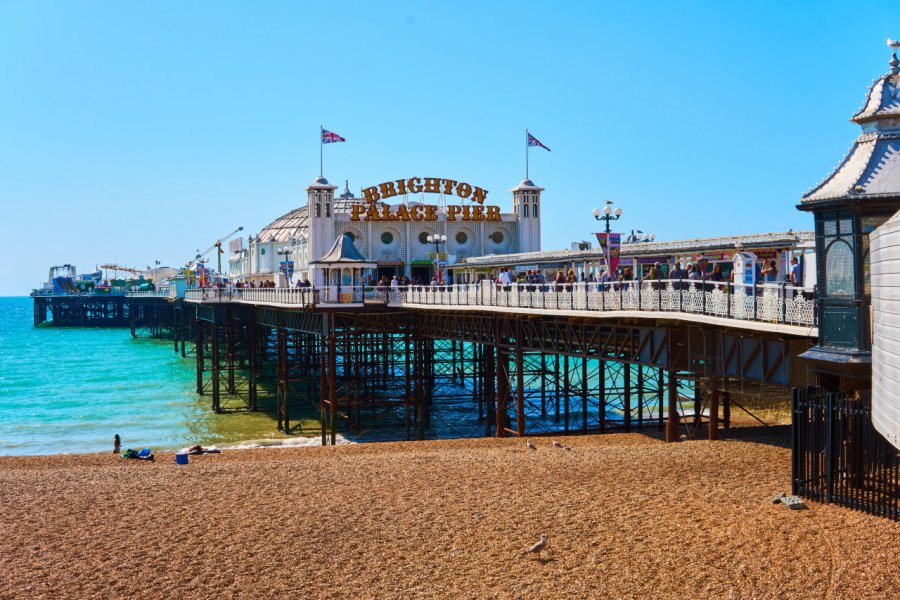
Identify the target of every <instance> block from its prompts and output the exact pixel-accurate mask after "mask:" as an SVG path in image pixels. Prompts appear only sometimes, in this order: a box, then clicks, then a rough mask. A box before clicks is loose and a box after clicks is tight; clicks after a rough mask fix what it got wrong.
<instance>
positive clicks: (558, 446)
mask: <svg viewBox="0 0 900 600" xmlns="http://www.w3.org/2000/svg"><path fill="white" fill-rule="evenodd" d="M553 446H554V447H555V448H562V447H563V445H562V444H560V443H559V442H557V441H554V442H553Z"/></svg>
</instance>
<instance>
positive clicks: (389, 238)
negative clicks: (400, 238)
mask: <svg viewBox="0 0 900 600" xmlns="http://www.w3.org/2000/svg"><path fill="white" fill-rule="evenodd" d="M393 241H394V234H393V233H391V232H390V231H385V232H384V233H382V234H381V243H382V244H384V245H385V246H390V245H391V243H392V242H393Z"/></svg>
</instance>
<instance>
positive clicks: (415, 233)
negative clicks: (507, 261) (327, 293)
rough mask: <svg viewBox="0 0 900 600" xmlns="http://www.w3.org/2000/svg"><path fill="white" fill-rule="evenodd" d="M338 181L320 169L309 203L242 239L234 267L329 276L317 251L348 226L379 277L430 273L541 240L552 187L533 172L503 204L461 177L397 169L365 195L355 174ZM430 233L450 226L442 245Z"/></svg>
mask: <svg viewBox="0 0 900 600" xmlns="http://www.w3.org/2000/svg"><path fill="white" fill-rule="evenodd" d="M336 190H337V186H334V185H332V184H331V183H329V182H328V180H327V179H325V178H324V177H317V178H316V179H315V180H314V181H313V182H312V183H311V184H310V185H309V186H308V187H307V189H306V193H307V202H306V205H305V206H300V207H299V208H296V209H294V210H292V211H290V212H288V213H287V214H284V215H282V216H281V217H278V218H277V219H275V220H274V221H272V222H271V223H270V224H269V225H267V226H265V227H263V228H262V229H261V230H260V231H259V233H257V234H255V235H250V236H249V238H248V243H247V244H246V247H243V244H241V245H239V246H236V247H235V249H234V251H233V252H232V253H231V255H230V257H229V271H228V275H229V276H230V277H232V278H234V279H238V280H244V281H257V282H258V281H264V280H265V281H273V282H276V283H278V284H279V285H282V286H285V285H293V284H295V283H296V282H297V281H303V280H305V279H309V281H310V282H311V283H312V284H314V285H324V284H325V281H326V279H325V277H326V273H327V272H328V270H327V269H325V268H322V267H321V266H319V267H317V264H316V261H318V260H320V259H322V258H323V257H324V256H325V255H326V254H327V253H328V252H330V250H331V249H332V246H333V245H334V243H335V241H336V240H338V239H339V238H340V237H342V236H344V235H347V236H349V237H350V240H351V241H352V242H353V244H354V246H355V247H356V249H357V251H358V252H359V254H360V256H361V257H362V258H363V259H364V260H365V261H368V262H372V263H375V265H376V266H375V269H374V270H373V271H374V273H373V274H374V275H376V279H377V278H378V277H381V276H387V277H388V278H390V277H392V276H394V275H397V276H402V275H406V276H407V277H410V278H413V277H418V279H419V280H420V281H422V282H428V281H430V280H431V278H432V277H433V276H434V274H435V269H436V267H437V268H441V269H444V268H446V267H448V266H451V265H454V264H456V263H458V262H462V261H465V260H466V259H468V258H470V257H473V256H482V255H486V254H508V253H510V252H535V251H539V250H540V249H541V216H542V214H543V210H542V208H541V194H542V192H543V191H544V188H542V187H540V186H537V185H535V184H534V183H533V182H532V181H531V180H529V179H524V180H522V181H521V182H520V183H519V184H518V185H516V186H515V187H513V188H512V189H511V190H509V192H510V193H511V194H512V208H513V210H512V212H502V211H501V207H500V206H499V204H497V203H498V202H500V201H501V200H500V198H499V197H498V195H497V194H494V193H493V192H490V191H489V190H486V189H484V188H481V187H479V186H476V185H472V184H469V183H467V182H464V181H457V180H453V179H442V178H432V177H409V178H405V179H398V180H394V181H389V182H386V183H382V184H379V185H375V186H369V187H367V188H364V189H363V192H362V195H361V197H357V196H356V195H355V194H353V193H352V192H351V191H350V188H349V183H348V182H346V181H345V183H344V190H343V192H342V193H341V194H339V195H337V196H336V195H335V191H336ZM429 236H442V237H441V240H442V241H440V242H439V244H438V247H437V248H435V244H434V243H433V242H431V241H429V239H428V238H429ZM444 237H446V240H445V241H443V238H444ZM342 277H343V281H342V282H341V283H342V284H343V285H346V286H349V285H352V284H353V283H358V281H355V280H354V274H353V272H352V271H350V270H347V271H344V272H343V273H342ZM331 283H332V284H334V283H336V282H334V281H332V282H331Z"/></svg>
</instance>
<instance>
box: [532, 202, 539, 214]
mask: <svg viewBox="0 0 900 600" xmlns="http://www.w3.org/2000/svg"><path fill="white" fill-rule="evenodd" d="M531 216H533V217H536V216H538V214H537V203H536V202H535V204H534V206H532V207H531Z"/></svg>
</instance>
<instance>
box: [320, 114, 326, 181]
mask: <svg viewBox="0 0 900 600" xmlns="http://www.w3.org/2000/svg"><path fill="white" fill-rule="evenodd" d="M323 131H325V128H324V127H322V126H321V125H319V177H322V148H324V147H325V144H324V143H323V142H322V132H323Z"/></svg>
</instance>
